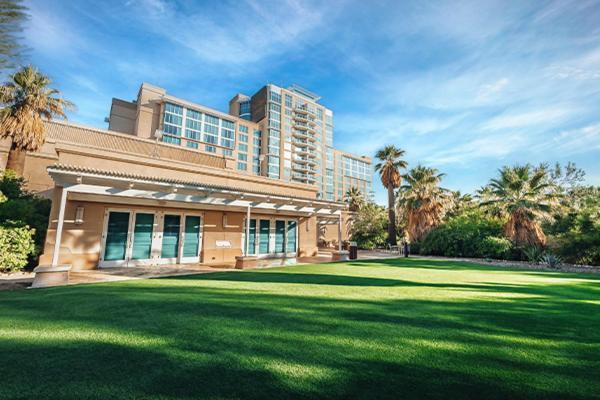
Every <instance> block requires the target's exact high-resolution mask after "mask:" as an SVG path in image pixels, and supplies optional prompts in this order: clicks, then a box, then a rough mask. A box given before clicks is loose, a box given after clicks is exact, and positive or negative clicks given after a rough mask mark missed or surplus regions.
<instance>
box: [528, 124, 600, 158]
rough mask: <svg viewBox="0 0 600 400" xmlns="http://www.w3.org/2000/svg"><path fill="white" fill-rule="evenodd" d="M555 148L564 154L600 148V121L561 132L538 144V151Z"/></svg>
mask: <svg viewBox="0 0 600 400" xmlns="http://www.w3.org/2000/svg"><path fill="white" fill-rule="evenodd" d="M550 149H552V150H554V151H556V152H559V153H560V154H562V155H571V154H576V153H583V152H593V151H597V150H600V122H598V123H594V124H590V125H586V126H584V127H581V128H576V129H569V130H566V131H562V132H560V133H559V134H558V135H556V136H555V137H554V138H552V140H550V141H547V142H545V143H541V144H540V145H538V146H537V150H538V151H547V150H550Z"/></svg>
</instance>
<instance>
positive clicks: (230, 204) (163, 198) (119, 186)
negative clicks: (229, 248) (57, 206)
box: [47, 164, 347, 217]
mask: <svg viewBox="0 0 600 400" xmlns="http://www.w3.org/2000/svg"><path fill="white" fill-rule="evenodd" d="M47 170H48V173H49V174H50V176H51V177H52V179H53V180H54V182H55V183H56V185H57V186H62V187H64V188H66V189H67V191H68V193H69V199H73V200H81V201H111V202H116V203H123V204H129V205H131V204H134V205H148V206H171V207H180V206H185V207H194V208H195V207H196V206H201V208H203V209H215V210H226V211H242V212H243V211H246V209H247V208H248V207H251V208H253V209H254V210H255V211H261V210H264V211H268V212H271V213H285V214H289V215H301V216H311V215H316V216H319V217H327V216H330V217H333V216H339V214H340V213H341V211H342V210H344V209H345V208H346V207H347V205H346V204H345V203H341V202H332V201H325V200H318V199H310V198H303V197H292V196H284V195H275V194H269V193H262V192H257V191H252V190H241V189H240V188H231V187H226V186H218V185H212V184H207V183H203V182H201V181H197V182H192V181H182V180H178V179H175V178H172V179H171V178H168V179H167V178H157V177H149V176H142V175H137V174H128V173H123V172H117V171H106V170H100V169H95V168H88V167H79V166H71V165H64V164H56V165H53V166H50V167H48V169H47ZM108 198H110V200H109V199H108Z"/></svg>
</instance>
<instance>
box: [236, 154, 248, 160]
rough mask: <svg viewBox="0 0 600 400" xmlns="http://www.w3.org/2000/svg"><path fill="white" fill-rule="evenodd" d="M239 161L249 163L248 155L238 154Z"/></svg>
mask: <svg viewBox="0 0 600 400" xmlns="http://www.w3.org/2000/svg"><path fill="white" fill-rule="evenodd" d="M238 160H240V161H248V155H247V154H245V153H238Z"/></svg>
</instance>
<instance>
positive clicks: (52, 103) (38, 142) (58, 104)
mask: <svg viewBox="0 0 600 400" xmlns="http://www.w3.org/2000/svg"><path fill="white" fill-rule="evenodd" d="M50 83H51V81H50V78H48V77H47V76H45V75H43V74H41V73H40V72H39V71H38V70H37V69H35V68H34V67H33V66H31V65H29V66H26V67H22V68H21V69H19V70H18V71H17V72H15V73H14V74H13V75H12V76H11V77H10V80H9V81H8V82H6V83H5V84H4V85H2V86H0V105H1V107H2V108H0V138H1V139H5V138H10V139H11V140H12V147H11V152H10V154H9V157H8V159H9V160H8V167H11V168H12V169H16V171H17V172H18V173H22V171H20V168H22V162H21V161H22V158H23V157H24V155H25V153H24V152H26V151H36V150H38V149H39V148H40V147H41V146H42V145H43V144H44V141H45V139H46V130H45V126H44V120H46V121H50V120H52V119H53V118H55V117H59V118H65V119H66V118H67V116H66V115H65V111H66V110H67V109H72V108H73V103H71V102H70V101H68V100H64V99H62V98H60V97H59V95H60V92H59V91H58V90H57V89H53V88H50V87H49V85H50Z"/></svg>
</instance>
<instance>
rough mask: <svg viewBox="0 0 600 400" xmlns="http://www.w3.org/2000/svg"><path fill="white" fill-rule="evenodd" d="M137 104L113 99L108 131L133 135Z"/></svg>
mask: <svg viewBox="0 0 600 400" xmlns="http://www.w3.org/2000/svg"><path fill="white" fill-rule="evenodd" d="M136 115H137V105H136V103H130V102H126V101H123V100H120V99H112V104H111V106H110V117H109V120H108V121H109V122H108V130H109V131H115V132H121V133H126V134H129V135H133V134H134V132H135V118H136Z"/></svg>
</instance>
